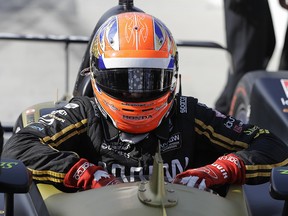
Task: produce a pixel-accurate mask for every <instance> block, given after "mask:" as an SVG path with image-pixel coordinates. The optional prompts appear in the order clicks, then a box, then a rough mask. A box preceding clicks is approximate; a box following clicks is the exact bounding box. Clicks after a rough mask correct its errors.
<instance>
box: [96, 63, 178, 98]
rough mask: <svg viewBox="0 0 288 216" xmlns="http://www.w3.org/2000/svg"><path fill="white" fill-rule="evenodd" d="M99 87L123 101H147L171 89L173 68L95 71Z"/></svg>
mask: <svg viewBox="0 0 288 216" xmlns="http://www.w3.org/2000/svg"><path fill="white" fill-rule="evenodd" d="M93 74H94V78H95V80H96V83H97V85H98V87H100V88H101V89H102V91H104V92H105V93H107V94H109V95H110V96H112V97H114V98H116V99H121V100H123V101H135V102H136V101H139V102H140V101H147V100H152V99H156V98H158V97H161V96H162V95H164V94H165V93H166V92H167V91H169V89H170V87H171V85H172V82H173V75H174V71H173V70H168V69H150V68H119V69H108V70H104V71H97V70H95V71H94V73H93Z"/></svg>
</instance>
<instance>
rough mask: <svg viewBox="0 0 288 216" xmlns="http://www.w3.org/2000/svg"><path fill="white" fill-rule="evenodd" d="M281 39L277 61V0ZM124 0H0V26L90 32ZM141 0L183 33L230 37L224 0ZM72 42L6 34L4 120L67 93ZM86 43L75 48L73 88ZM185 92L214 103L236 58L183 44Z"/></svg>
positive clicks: (283, 20)
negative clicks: (19, 38)
mask: <svg viewBox="0 0 288 216" xmlns="http://www.w3.org/2000/svg"><path fill="white" fill-rule="evenodd" d="M269 3H270V7H271V10H272V16H273V22H274V28H275V32H276V38H277V44H276V49H275V52H274V55H273V58H272V60H271V62H270V64H269V67H268V68H269V69H271V70H275V68H276V66H277V65H278V62H279V60H278V58H279V53H280V49H281V47H282V45H283V40H284V35H285V30H286V26H287V11H284V10H283V9H282V8H280V6H279V4H278V0H270V1H269ZM117 4H118V0H105V1H104V0H61V1H58V0H9V1H7V0H0V33H4V32H5V33H15V34H37V35H38V34H45V35H46V34H48V35H76V36H86V37H89V36H90V34H91V33H92V31H93V29H94V27H95V25H96V23H97V21H98V19H99V18H100V17H101V15H102V14H103V13H104V12H106V11H107V10H108V9H110V8H111V7H113V6H116V5H117ZM134 5H135V6H136V7H138V8H140V9H142V10H144V11H145V12H146V13H149V14H152V15H154V16H156V17H158V18H159V19H161V20H162V21H163V22H164V23H165V24H166V25H167V26H168V28H169V29H170V30H171V32H172V33H173V35H174V38H175V39H176V40H193V41H213V42H217V43H219V44H220V45H222V46H226V44H225V29H224V14H223V1H222V0H201V1H200V0H177V1H176V0H134ZM64 48H65V45H64V44H59V43H55V44H54V43H43V42H15V41H13V42H9V41H1V40H0V100H1V106H0V121H1V122H2V125H13V124H14V122H15V121H16V119H17V117H18V116H19V114H20V113H21V112H22V111H23V110H24V109H25V108H27V107H29V106H31V105H33V104H37V103H41V102H46V101H54V100H57V99H59V98H61V97H62V96H63V95H64V94H65V90H66V86H65V79H66V78H65V70H66V68H65V67H66V66H65V49H64ZM85 49H86V46H85V45H72V46H71V47H70V48H69V85H68V92H69V93H70V94H72V91H73V88H74V83H75V77H76V74H77V72H78V69H79V66H80V63H81V60H82V57H83V55H84V51H85ZM179 55H180V73H181V74H182V88H183V94H185V95H192V96H194V97H197V98H198V99H199V100H200V101H201V102H203V103H205V104H207V105H208V106H211V107H213V106H214V103H215V100H216V99H217V97H218V96H219V94H220V92H221V90H222V88H223V87H224V84H225V81H226V75H227V70H228V67H229V58H227V53H225V52H224V51H223V50H217V49H207V48H179Z"/></svg>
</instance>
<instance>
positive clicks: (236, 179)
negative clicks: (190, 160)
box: [173, 154, 246, 188]
mask: <svg viewBox="0 0 288 216" xmlns="http://www.w3.org/2000/svg"><path fill="white" fill-rule="evenodd" d="M245 172H246V169H245V165H244V162H243V161H242V160H241V159H240V158H238V157H237V156H236V155H234V154H228V155H225V156H222V157H219V158H218V159H217V160H216V161H215V162H214V163H213V164H209V165H206V166H204V167H200V168H197V169H189V170H187V171H185V172H182V173H180V174H178V175H177V176H176V178H175V180H174V181H173V183H176V184H185V185H188V186H192V187H199V185H200V184H201V182H202V186H203V184H204V185H205V186H206V187H207V188H210V187H211V186H213V185H224V184H226V183H228V184H244V183H245ZM185 177H196V178H193V181H194V182H195V179H196V182H195V184H194V182H193V184H191V183H190V184H189V183H188V182H187V179H188V178H186V181H185V180H184V181H183V178H185ZM203 180H204V181H203ZM188 181H189V179H188ZM200 187H201V185H200Z"/></svg>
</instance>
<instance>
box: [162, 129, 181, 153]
mask: <svg viewBox="0 0 288 216" xmlns="http://www.w3.org/2000/svg"><path fill="white" fill-rule="evenodd" d="M181 143H182V138H181V134H180V133H176V134H173V135H172V136H170V138H169V140H168V141H167V142H166V143H161V152H167V151H172V150H175V149H178V148H180V147H181Z"/></svg>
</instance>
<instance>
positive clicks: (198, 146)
mask: <svg viewBox="0 0 288 216" xmlns="http://www.w3.org/2000/svg"><path fill="white" fill-rule="evenodd" d="M135 124H137V121H136V120H135ZM159 141H160V143H161V145H160V146H161V153H162V158H163V161H164V167H165V170H166V171H165V175H166V177H167V178H168V180H169V181H171V180H172V179H173V178H174V177H175V176H176V174H178V173H180V172H182V171H184V170H187V169H190V168H195V167H199V166H204V165H206V164H210V163H213V162H214V161H215V160H216V159H217V158H218V157H219V156H222V155H224V154H228V153H231V152H235V154H236V155H237V156H238V157H240V158H241V159H242V160H243V161H244V163H245V165H246V183H247V184H258V183H263V182H266V181H268V180H269V177H270V171H271V169H272V168H273V167H275V166H281V165H287V164H288V159H287V158H288V149H287V146H286V145H285V144H284V143H282V142H281V141H280V140H279V139H278V138H276V137H275V136H274V135H273V134H272V133H270V132H269V131H267V130H265V129H260V128H259V127H257V126H254V125H249V124H243V123H242V122H240V121H238V120H235V119H234V118H232V117H229V116H224V115H222V114H221V113H219V112H217V111H215V110H213V109H210V108H207V107H206V106H205V105H203V104H200V103H198V102H197V100H196V99H194V98H192V97H184V96H177V97H176V99H175V103H174V105H173V109H172V111H171V112H170V115H169V117H167V118H166V119H165V120H164V121H163V122H162V123H161V125H160V126H159V127H158V128H157V129H155V130H154V131H152V132H150V133H148V134H140V135H135V136H134V135H131V134H127V133H122V132H121V131H119V130H117V129H116V128H115V127H114V126H113V125H112V123H110V121H108V120H106V119H105V118H104V117H103V116H102V114H101V113H100V112H99V110H98V109H97V106H96V103H95V99H94V98H88V97H75V98H74V99H72V100H71V101H70V103H69V104H67V105H66V106H65V107H63V108H61V109H58V110H56V111H54V112H52V113H51V114H48V115H46V116H43V117H42V118H40V120H39V122H38V123H34V124H30V125H28V126H27V127H26V128H24V129H22V130H20V131H19V132H18V133H16V134H14V135H13V136H12V137H11V138H10V139H9V141H7V143H6V145H5V146H4V152H3V157H6V158H15V159H19V160H21V161H23V163H24V164H25V165H26V166H27V167H28V168H29V169H30V170H31V171H32V173H33V178H34V180H36V181H39V182H46V183H52V184H54V185H55V186H61V185H62V183H63V179H64V176H65V174H66V173H67V172H68V171H69V169H70V168H71V167H72V166H73V165H74V164H75V163H76V162H78V161H79V158H86V159H87V160H88V161H89V162H91V163H94V164H97V165H101V166H104V167H105V168H106V169H107V170H108V172H109V173H112V174H114V175H115V176H120V177H122V179H123V180H124V181H129V180H131V179H133V178H129V177H128V176H130V177H131V176H132V177H133V176H140V177H141V176H142V175H149V174H150V173H151V167H152V160H153V159H152V158H153V157H152V156H153V155H154V154H155V151H156V149H157V145H158V142H159ZM62 186H63V185H62Z"/></svg>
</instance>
